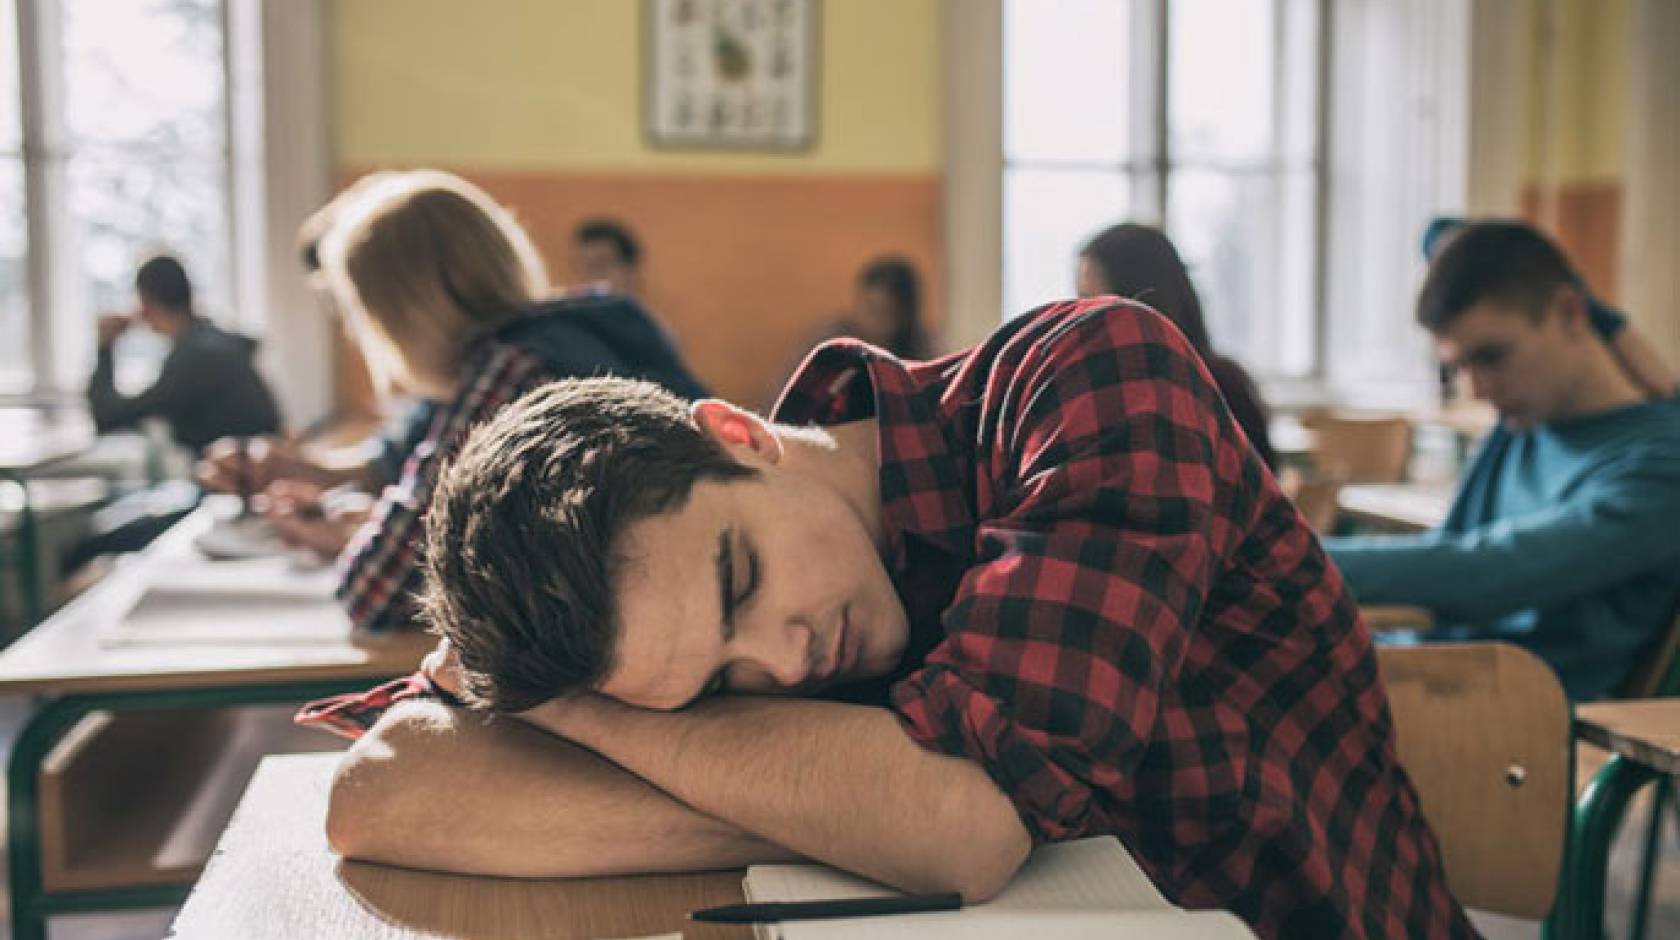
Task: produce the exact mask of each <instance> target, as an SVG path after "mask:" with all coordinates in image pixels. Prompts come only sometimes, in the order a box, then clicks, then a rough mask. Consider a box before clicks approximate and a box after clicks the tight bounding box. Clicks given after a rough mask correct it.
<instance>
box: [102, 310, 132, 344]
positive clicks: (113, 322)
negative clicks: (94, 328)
mask: <svg viewBox="0 0 1680 940" xmlns="http://www.w3.org/2000/svg"><path fill="white" fill-rule="evenodd" d="M132 325H134V319H133V318H132V317H127V316H124V315H122V314H120V313H107V314H105V315H103V316H101V317H100V318H99V345H100V347H101V348H103V347H105V346H109V345H111V344H112V343H114V342H116V341H117V337H119V336H121V335H123V333H124V332H126V331H127V330H128V328H129V327H130V326H132Z"/></svg>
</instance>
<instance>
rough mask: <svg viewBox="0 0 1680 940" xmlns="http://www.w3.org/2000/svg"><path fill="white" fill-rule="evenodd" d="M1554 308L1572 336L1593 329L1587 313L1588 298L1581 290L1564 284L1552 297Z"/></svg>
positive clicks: (1583, 333)
mask: <svg viewBox="0 0 1680 940" xmlns="http://www.w3.org/2000/svg"><path fill="white" fill-rule="evenodd" d="M1552 305H1553V306H1552V310H1553V312H1555V313H1556V314H1557V316H1558V317H1559V318H1560V322H1561V323H1562V324H1563V328H1564V329H1565V330H1567V331H1569V333H1570V335H1572V336H1584V335H1586V334H1587V333H1588V332H1590V331H1591V329H1592V318H1591V317H1590V316H1589V315H1588V313H1587V298H1586V296H1585V295H1584V294H1582V293H1581V291H1579V290H1577V289H1575V288H1573V287H1569V286H1564V287H1560V288H1558V291H1557V294H1556V295H1554V296H1553V298H1552Z"/></svg>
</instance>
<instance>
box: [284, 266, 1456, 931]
mask: <svg viewBox="0 0 1680 940" xmlns="http://www.w3.org/2000/svg"><path fill="white" fill-rule="evenodd" d="M774 418H775V420H776V422H777V423H775V424H771V423H768V422H766V421H765V420H764V419H761V418H760V417H758V416H757V415H754V414H752V413H750V412H747V411H743V410H741V409H739V408H737V407H735V406H733V405H730V404H727V403H725V402H721V401H715V400H714V401H702V402H698V403H695V404H693V405H692V406H691V405H690V404H689V403H687V402H683V401H680V400H678V399H676V398H674V397H672V396H670V395H668V394H665V393H663V392H661V391H660V390H658V389H657V388H655V387H653V386H651V385H649V384H647V383H638V382H626V381H621V380H591V381H570V382H560V383H555V384H554V385H551V386H548V387H547V388H544V389H542V390H540V391H538V392H536V393H534V394H532V395H529V396H527V397H525V398H524V399H522V400H520V401H519V402H517V403H515V404H514V405H513V406H511V407H509V408H507V409H504V410H503V411H502V412H501V413H500V414H498V415H497V417H496V418H494V419H492V420H491V421H490V422H489V423H487V424H486V425H484V426H483V427H482V428H480V429H478V430H477V431H476V432H475V433H474V434H473V435H472V436H471V438H470V439H469V441H468V443H467V444H466V445H465V447H464V448H463V449H462V451H461V454H460V456H459V457H458V458H457V459H456V460H455V462H454V463H453V464H452V466H451V468H450V469H449V470H448V471H447V472H446V474H445V477H444V479H443V481H442V482H441V483H440V484H439V487H438V489H437V491H436V494H435V496H434V502H433V505H432V507H431V510H430V514H429V516H428V519H427V526H426V528H427V546H428V547H427V552H426V556H427V562H426V571H427V576H426V580H427V588H426V593H425V595H424V596H425V599H426V600H425V606H426V610H427V611H428V612H429V621H430V623H431V625H432V626H433V627H434V628H435V629H438V630H440V631H441V632H442V633H443V635H444V636H446V637H447V638H448V643H449V644H450V645H449V646H448V647H446V648H444V649H441V650H440V651H439V653H437V654H434V657H433V659H432V661H431V668H430V675H432V676H434V677H435V678H436V682H437V684H438V686H440V687H441V688H443V689H445V690H449V691H451V692H452V694H454V695H458V696H459V697H460V698H461V699H464V700H465V701H466V702H468V703H470V705H471V706H472V707H473V708H475V709H478V710H480V711H490V712H496V713H499V714H498V715H497V716H496V717H495V718H494V719H491V718H490V716H488V715H484V714H475V713H473V712H471V711H461V710H457V709H453V708H449V707H446V706H444V705H441V704H438V703H436V702H435V701H434V702H426V701H409V702H405V703H404V704H402V705H401V706H400V707H396V708H389V706H391V705H392V703H393V702H397V701H400V700H403V699H413V698H420V697H423V695H424V693H425V692H427V691H429V690H430V689H431V688H432V685H431V683H430V682H428V681H427V680H426V679H425V678H424V677H414V678H412V679H408V680H402V681H399V682H396V683H392V684H390V685H388V686H385V687H383V688H381V689H377V690H375V691H374V692H372V693H368V694H366V695H364V696H360V697H350V698H344V699H338V700H329V701H327V702H323V703H317V705H316V706H313V707H312V709H311V710H309V711H307V712H306V713H305V715H304V716H303V720H304V721H305V722H309V721H317V722H324V723H327V724H329V725H331V726H333V727H335V728H337V729H339V730H342V731H345V732H346V733H351V734H355V733H358V732H360V731H361V730H363V729H365V728H367V727H369V726H370V725H371V726H372V727H373V730H372V732H371V733H369V734H366V735H364V736H362V738H361V740H360V741H359V742H358V743H357V744H356V745H355V747H354V748H353V749H352V751H351V752H350V753H349V756H348V757H347V759H346V762H345V764H344V765H343V767H342V768H341V771H340V773H339V775H338V778H337V780H336V783H335V787H334V791H333V795H332V801H331V808H330V814H329V819H328V831H329V836H330V838H331V840H332V843H333V844H334V845H335V846H336V847H337V848H338V849H339V850H340V851H342V852H344V853H346V854H348V855H351V856H354V857H358V858H365V859H372V860H379V861H385V862H390V863H395V864H401V865H407V866H412V867H421V868H439V869H448V870H457V871H470V872H480V873H488V874H503V875H526V876H535V875H590V874H604V873H613V872H632V871H658V870H674V869H691V870H698V869H708V868H721V867H731V866H737V865H741V864H743V863H747V862H754V861H760V860H766V859H781V858H786V857H788V856H790V855H798V856H807V857H811V858H817V859H821V860H823V861H825V862H828V863H831V864H834V865H836V866H839V867H842V868H846V869H849V870H851V871H855V872H859V873H861V874H864V875H866V876H869V877H871V878H874V879H877V880H880V881H882V882H885V883H888V884H891V885H895V886H899V887H902V888H905V889H910V890H951V891H960V892H961V893H963V894H964V896H966V897H967V898H969V899H970V900H975V901H978V900H982V899H985V898H987V897H990V896H991V895H993V894H994V893H995V892H997V891H998V890H999V889H1000V888H1001V887H1002V886H1003V885H1004V884H1005V883H1006V882H1007V881H1008V879H1009V878H1010V877H1011V876H1012V875H1013V874H1014V873H1015V871H1016V868H1017V867H1018V866H1019V865H1020V864H1021V862H1022V860H1023V859H1024V858H1025V856H1026V854H1027V851H1028V849H1029V847H1030V846H1031V845H1032V843H1034V842H1035V841H1058V840H1064V839H1071V838H1076V837H1080V836H1087V835H1095V834H1108V833H1112V834H1115V835H1118V836H1119V837H1120V838H1121V839H1122V840H1123V841H1124V842H1125V843H1126V845H1127V846H1128V848H1129V849H1130V850H1131V851H1132V853H1133V854H1134V855H1135V856H1136V857H1137V859H1138V861H1139V862H1140V863H1141V864H1142V866H1143V868H1144V870H1145V871H1146V872H1147V873H1148V874H1149V875H1150V876H1151V878H1152V879H1153V880H1154V881H1155V883H1156V884H1158V885H1159V886H1160V887H1161V889H1162V890H1163V891H1164V893H1165V894H1166V895H1167V897H1168V898H1170V899H1171V900H1172V901H1173V902H1175V903H1177V904H1180V905H1183V906H1188V907H1193V908H1224V909H1228V910H1231V911H1232V912H1234V913H1236V914H1237V915H1238V916H1240V917H1241V918H1243V919H1244V920H1245V921H1247V922H1248V923H1249V924H1251V925H1252V926H1253V927H1254V929H1255V930H1256V931H1257V932H1258V933H1259V934H1260V935H1262V936H1264V937H1268V938H1284V937H1290V938H1299V937H1314V938H1318V937H1348V938H1375V937H1384V938H1401V937H1468V936H1472V935H1473V934H1472V932H1471V929H1470V927H1469V926H1468V925H1467V923H1466V921H1465V919H1464V917H1463V914H1462V912H1461V911H1460V909H1459V907H1458V906H1457V904H1456V903H1455V902H1454V900H1453V899H1452V897H1451V896H1450V895H1449V893H1448V891H1447V888H1446V885H1445V882H1444V881H1443V875H1442V869H1441V861H1440V855H1439V850H1438V848H1437V844H1436V841H1435V838H1434V836H1433V835H1432V833H1431V832H1430V831H1429V829H1428V826H1427V825H1426V823H1425V821H1424V819H1423V816H1422V814H1421V812H1420V810H1419V807H1418V799H1417V795H1416V793H1415V792H1414V791H1413V789H1412V787H1411V785H1410V784H1409V782H1408V781H1407V779H1406V776H1405V774H1404V773H1402V772H1401V770H1400V768H1399V765H1398V763H1397V759H1396V756H1395V750H1394V741H1393V736H1392V733H1391V728H1390V724H1389V717H1388V709H1387V703H1386V700H1385V697H1384V694H1383V690H1382V685H1381V682H1380V680H1379V678H1378V674H1377V670H1376V662H1375V658H1374V656H1373V651H1372V647H1371V643H1370V640H1369V637H1368V636H1367V634H1366V633H1365V631H1364V629H1363V628H1362V627H1361V625H1360V623H1359V620H1358V616H1357V613H1356V610H1355V608H1354V605H1353V603H1352V600H1351V599H1350V598H1349V597H1348V595H1347V593H1346V592H1345V591H1344V590H1343V588H1342V584H1341V579H1340V578H1339V577H1338V576H1337V574H1336V572H1335V570H1334V569H1333V568H1331V567H1330V566H1329V564H1328V563H1327V561H1326V559H1325V558H1324V556H1323V554H1322V553H1321V552H1320V551H1319V548H1318V543H1317V542H1316V541H1315V540H1314V538H1313V537H1312V535H1311V533H1310V532H1308V531H1307V529H1306V526H1305V525H1304V524H1303V523H1302V522H1301V519H1300V516H1299V515H1298V514H1297V513H1296V512H1295V510H1294V508H1293V506H1291V505H1290V503H1289V501H1288V500H1287V499H1286V498H1285V497H1284V496H1283V494H1282V493H1281V492H1280V491H1279V490H1278V487H1277V484H1276V481H1275V480H1274V479H1273V477H1272V475H1271V474H1269V473H1267V472H1266V471H1265V469H1264V467H1263V466H1262V465H1261V463H1260V460H1259V458H1258V456H1256V454H1255V453H1254V451H1253V449H1252V448H1250V447H1249V446H1248V445H1247V443H1246V441H1244V439H1243V437H1242V435H1241V433H1240V432H1239V431H1238V430H1237V427H1236V425H1235V423H1234V422H1233V421H1232V420H1231V417H1230V415H1229V413H1228V412H1227V411H1226V409H1225V407H1224V405H1223V403H1222V401H1221V398H1220V396H1219V392H1218V390H1217V388H1216V387H1215V386H1214V384H1213V382H1212V380H1211V379H1210V378H1209V376H1208V373H1207V372H1206V370H1205V368H1204V367H1203V366H1202V364H1201V362H1200V360H1199V359H1198V358H1197V356H1196V355H1195V352H1194V351H1193V350H1192V349H1191V347H1190V345H1189V344H1188V343H1187V342H1186V341H1185V339H1184V336H1183V334H1181V333H1180V332H1179V331H1177V330H1175V329H1173V328H1172V327H1171V326H1170V325H1169V324H1168V323H1167V321H1166V320H1165V319H1164V318H1162V317H1161V316H1160V315H1159V314H1157V313H1155V312H1154V311H1152V310H1149V309H1147V308H1145V307H1143V306H1141V305H1139V304H1135V303H1132V302H1129V301H1121V300H1118V299H1116V298H1113V297H1108V298H1102V299H1099V300H1091V301H1078V302H1065V303H1057V304H1051V305H1048V306H1046V307H1043V308H1040V309H1038V310H1036V311H1034V312H1032V313H1028V314H1025V315H1023V316H1021V317H1020V318H1018V319H1015V320H1012V321H1011V322H1009V323H1008V324H1006V325H1005V326H1003V327H1002V328H1001V329H1000V330H999V331H998V332H996V333H995V334H993V336H992V337H991V339H989V340H988V341H987V342H986V343H984V344H983V345H981V346H979V347H977V348H975V349H973V350H970V351H968V352H966V353H962V354H958V355H954V356H951V357H947V358H945V359H941V360H937V361H935V362H930V363H916V362H905V361H902V360H899V359H897V358H895V357H893V356H890V355H888V354H886V353H884V352H882V351H880V350H878V349H876V348H874V347H869V346H866V345H864V344H862V343H858V342H855V341H851V340H836V341H833V342H831V343H828V344H826V345H824V346H822V347H820V348H819V349H818V350H817V351H816V352H814V353H813V354H812V356H811V357H810V358H809V359H808V360H807V361H806V363H805V365H804V367H803V368H802V369H801V371H800V372H799V374H798V375H796V376H795V377H794V379H793V381H792V383H791V384H790V385H789V387H788V388H787V390H786V392H785V393H784V395H783V396H782V398H781V401H780V403H779V405H778V406H777V408H776V409H775V414H774ZM454 651H458V659H452V658H451V656H452V655H453V653H454ZM387 709H388V710H387ZM382 712H383V713H384V717H383V718H382V719H381V718H380V715H381V713H382ZM515 716H517V717H515ZM376 719H378V721H377V724H374V722H375V720H376Z"/></svg>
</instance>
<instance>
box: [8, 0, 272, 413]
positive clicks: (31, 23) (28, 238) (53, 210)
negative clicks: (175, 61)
mask: <svg viewBox="0 0 1680 940" xmlns="http://www.w3.org/2000/svg"><path fill="white" fill-rule="evenodd" d="M15 2H16V8H15V11H16V20H15V22H14V23H13V24H12V25H13V26H14V27H15V29H16V31H17V45H18V60H17V64H16V68H17V69H18V91H19V96H20V98H21V101H20V113H21V117H22V120H21V122H20V123H21V128H20V130H21V132H22V137H21V141H20V148H19V153H20V157H21V163H22V169H23V183H24V244H25V249H24V252H25V254H24V259H25V260H24V265H25V271H26V272H27V275H26V282H27V285H28V309H29V314H28V330H29V358H28V363H27V369H28V377H27V380H26V381H24V382H21V383H18V384H11V383H6V382H5V379H6V377H4V376H0V396H5V397H23V398H26V399H50V398H57V397H68V396H70V395H72V394H74V393H75V392H76V391H77V384H76V383H77V382H78V381H79V377H78V376H71V375H69V374H68V371H67V369H66V368H65V366H64V365H63V363H64V361H65V358H66V352H65V349H64V348H63V347H64V346H65V344H67V343H68V342H70V341H71V340H70V338H68V337H65V336H64V335H63V334H64V332H65V331H64V330H63V328H62V327H61V326H60V324H61V323H62V322H63V321H64V320H65V319H66V318H69V317H75V316H83V317H87V318H90V319H91V317H92V316H93V315H94V311H76V310H69V309H65V305H66V304H67V303H69V300H67V299H66V298H67V297H74V296H75V294H76V291H75V290H73V289H70V288H69V287H68V284H67V281H68V280H69V279H70V278H72V277H79V276H80V274H79V273H78V272H74V271H72V269H71V268H70V267H68V266H67V264H66V262H64V261H62V260H60V257H59V256H60V255H61V254H62V253H64V248H65V246H64V242H65V238H66V235H67V233H68V231H69V230H70V229H71V227H72V226H73V225H74V223H73V222H72V221H70V218H69V212H70V210H69V207H68V205H67V204H66V202H65V199H66V198H67V192H66V190H67V184H66V179H65V175H66V169H67V167H68V166H69V162H70V159H71V157H72V155H73V154H74V152H75V145H74V143H73V142H72V141H70V140H69V139H68V132H67V131H66V129H65V128H64V127H63V126H62V115H63V113H64V111H63V82H64V75H63V73H64V68H65V65H64V62H63V60H62V55H63V43H62V42H61V40H60V31H61V30H62V28H63V20H62V16H63V11H62V8H61V7H60V5H59V4H58V3H57V2H55V0H15ZM241 2H245V0H218V14H219V20H220V23H219V26H220V30H221V36H222V63H221V75H222V96H221V98H222V101H221V115H220V124H221V129H222V145H221V148H220V153H219V155H218V157H219V159H220V162H221V175H222V177H223V185H224V187H225V188H224V198H223V200H222V206H221V211H222V215H223V219H222V224H223V225H224V226H225V227H226V229H225V230H226V232H227V233H228V239H229V244H228V259H227V260H228V267H227V277H228V283H227V284H226V285H225V289H226V292H227V294H226V296H227V298H228V303H229V308H228V310H227V313H228V315H229V316H231V317H232V318H233V319H234V321H235V322H234V325H236V326H240V327H250V326H256V325H260V324H261V322H262V317H261V316H260V313H261V310H262V306H261V303H260V301H261V298H260V297H258V296H254V293H255V292H254V291H253V289H252V288H253V286H254V285H256V283H257V279H254V278H253V277H252V276H251V275H252V271H251V266H252V264H253V263H260V258H261V255H260V251H261V246H258V245H251V244H247V243H246V242H247V240H248V238H247V234H246V233H247V232H249V231H250V229H249V226H247V225H246V224H245V222H246V220H245V219H244V218H242V216H243V215H244V214H246V212H247V211H248V210H247V208H246V207H243V206H242V205H241V202H242V200H241V196H240V194H241V187H242V186H246V185H247V181H246V180H245V179H244V174H245V172H246V167H245V166H244V164H246V163H249V162H250V161H248V160H245V159H242V150H243V149H244V147H245V146H246V143H247V142H246V141H245V139H244V138H245V137H246V136H247V135H245V134H244V128H243V127H242V126H241V120H242V118H243V117H244V116H243V115H240V114H236V109H239V108H241V107H242V106H249V105H252V104H253V102H252V101H251V95H250V93H249V90H247V89H244V88H242V87H241V83H240V75H241V69H242V67H243V65H244V63H242V62H239V61H236V59H237V58H238V57H240V56H242V55H245V54H247V48H246V46H247V45H248V44H246V43H242V42H239V41H236V40H237V39H238V37H237V36H236V32H235V24H234V20H235V18H236V17H240V16H243V15H248V14H246V13H245V11H241V10H236V9H235V6H236V5H237V4H239V3H241ZM261 100H262V99H261V95H260V90H259V94H258V96H257V98H256V100H255V102H254V106H255V107H257V108H259V109H260V108H261V106H262V105H261ZM54 115H57V116H59V117H58V118H57V119H55V118H54V117H53V116H54ZM260 116H261V115H260V113H259V114H258V115H256V117H258V118H260ZM250 172H254V173H256V174H258V180H257V182H259V183H260V174H261V167H260V164H257V165H253V166H252V167H251V168H250ZM20 377H21V376H20Z"/></svg>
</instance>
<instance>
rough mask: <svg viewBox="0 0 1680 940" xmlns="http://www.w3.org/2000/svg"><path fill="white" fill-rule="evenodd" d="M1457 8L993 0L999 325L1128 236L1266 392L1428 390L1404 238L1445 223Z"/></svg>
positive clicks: (1455, 100)
mask: <svg viewBox="0 0 1680 940" xmlns="http://www.w3.org/2000/svg"><path fill="white" fill-rule="evenodd" d="M1453 6H1454V4H1452V3H1450V2H1446V0H1406V2H1403V3H1392V2H1387V0H1337V2H1331V0H1061V2H1058V3H1057V4H1055V5H1054V7H1053V10H1052V8H1051V7H1050V6H1048V5H1046V4H1043V3H1040V2H1033V0H1003V12H1002V15H1003V117H1004V121H1003V125H1004V127H1003V159H1004V171H1003V175H1004V179H1003V197H1002V198H1003V246H1002V247H1003V298H1004V305H1005V311H1006V315H1011V314H1014V313H1019V312H1021V311H1023V310H1027V309H1030V308H1031V307H1033V306H1035V305H1037V304H1039V303H1043V302H1044V301H1047V300H1051V299H1055V298H1060V297H1067V296H1071V295H1072V294H1073V292H1074V268H1075V258H1076V255H1077V253H1078V250H1079V248H1080V247H1081V246H1082V245H1083V244H1084V243H1085V242H1086V241H1087V240H1088V239H1089V238H1090V237H1091V236H1092V235H1094V234H1096V233H1097V232H1098V231H1100V230H1101V229H1103V228H1105V227H1107V226H1108V225H1111V224H1114V223H1116V222H1121V221H1139V222H1145V223H1149V224H1155V225H1159V226H1161V227H1162V228H1163V229H1164V230H1165V231H1166V232H1167V234H1168V235H1169V236H1170V237H1171V238H1172V239H1173V241H1174V243H1175V244H1177V245H1178V248H1179V251H1180V252H1181V254H1182V255H1183V257H1184V260H1185V262H1186V263H1187V264H1188V266H1189V268H1190V273H1191V276H1192V277H1193V278H1194V280H1195V282H1196V287H1197V290H1198V292H1199V293H1200V294H1201V296H1202V305H1203V310H1204V314H1205V315H1206V317H1207V320H1208V329H1209V332H1210V334H1211V335H1212V337H1213V340H1214V344H1215V346H1217V347H1218V348H1220V349H1221V350H1222V351H1224V352H1226V353H1228V354H1231V355H1234V356H1236V357H1237V358H1239V359H1241V360H1242V361H1243V362H1244V363H1245V364H1247V365H1248V366H1249V367H1250V368H1251V369H1252V370H1253V371H1255V372H1256V373H1257V374H1258V375H1259V376H1261V377H1262V378H1263V379H1264V380H1266V381H1267V383H1268V385H1270V386H1272V387H1274V388H1276V387H1277V386H1279V385H1280V383H1281V384H1291V385H1300V386H1307V385H1311V386H1314V387H1318V388H1320V389H1323V388H1324V387H1327V386H1337V385H1341V384H1353V385H1364V386H1370V384H1371V381H1370V380H1373V379H1375V380H1377V381H1380V382H1383V383H1388V385H1389V387H1390V390H1391V391H1392V390H1393V389H1399V390H1400V392H1399V395H1398V397H1416V396H1417V394H1418V393H1419V392H1420V391H1421V392H1427V391H1428V390H1429V387H1430V386H1429V375H1430V369H1429V361H1428V344H1427V342H1425V340H1424V338H1423V337H1422V336H1421V335H1420V333H1419V331H1417V330H1416V328H1415V327H1413V326H1412V322H1411V316H1410V297H1411V294H1412V292H1413V291H1414V290H1415V286H1416V278H1417V276H1418V275H1419V273H1420V272H1421V265H1420V263H1419V259H1418V257H1417V254H1416V248H1415V245H1416V241H1415V235H1416V233H1417V232H1418V231H1419V229H1420V228H1421V225H1422V223H1423V222H1424V221H1425V220H1426V219H1427V218H1428V216H1429V215H1431V214H1433V213H1435V212H1439V211H1443V210H1445V211H1452V210H1455V209H1458V208H1459V207H1460V206H1461V205H1462V198H1463V175H1462V166H1463V163H1464V159H1463V152H1462V148H1463V132H1462V126H1461V124H1462V122H1461V121H1458V119H1457V117H1455V115H1456V116H1459V117H1461V116H1462V113H1463V106H1464V102H1463V99H1464V98H1465V97H1466V96H1467V82H1466V81H1465V80H1464V79H1465V75H1466V72H1465V69H1464V64H1463V61H1462V60H1463V56H1464V55H1465V54H1466V52H1465V47H1466V46H1467V33H1468V20H1467V16H1466V14H1464V13H1463V12H1462V11H1458V12H1456V13H1455V12H1453V10H1452V7H1453ZM1431 161H1433V162H1431ZM1455 165H1456V166H1457V167H1459V168H1460V169H1459V172H1458V173H1457V174H1456V176H1455V174H1454V173H1453V172H1452V171H1451V170H1450V169H1447V170H1443V169H1441V168H1442V167H1448V168H1450V167H1453V166H1455ZM1389 400H1390V401H1395V400H1398V398H1397V397H1396V396H1390V399H1389Z"/></svg>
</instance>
